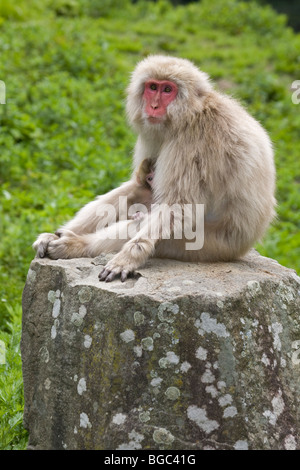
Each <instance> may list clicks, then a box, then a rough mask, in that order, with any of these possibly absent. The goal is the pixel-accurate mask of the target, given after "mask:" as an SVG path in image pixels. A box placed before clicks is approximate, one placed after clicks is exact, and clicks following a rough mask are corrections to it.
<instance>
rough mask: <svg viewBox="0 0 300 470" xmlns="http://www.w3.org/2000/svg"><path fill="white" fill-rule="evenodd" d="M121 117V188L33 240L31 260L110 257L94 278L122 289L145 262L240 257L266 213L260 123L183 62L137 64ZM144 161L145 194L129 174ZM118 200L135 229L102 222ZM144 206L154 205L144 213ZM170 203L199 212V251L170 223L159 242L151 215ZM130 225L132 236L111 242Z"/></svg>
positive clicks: (155, 59) (152, 59)
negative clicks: (127, 134) (124, 120)
mask: <svg viewBox="0 0 300 470" xmlns="http://www.w3.org/2000/svg"><path fill="white" fill-rule="evenodd" d="M127 115H128V119H129V122H130V124H131V125H132V127H133V128H134V129H135V131H136V132H137V133H138V139H137V142H136V146H135V152H134V161H133V165H134V170H133V173H132V177H131V179H130V181H128V182H127V183H124V184H122V185H121V186H120V187H119V188H117V189H114V190H112V191H110V192H109V193H107V194H106V195H103V196H99V197H98V198H97V199H96V200H95V201H93V202H90V203H89V204H87V205H86V206H85V207H83V208H82V209H81V210H80V211H79V212H78V214H77V215H76V216H75V217H74V219H73V220H71V221H70V222H68V223H67V224H66V225H65V226H64V227H62V228H60V229H59V230H58V231H57V232H56V233H55V234H48V233H43V234H41V235H40V236H39V237H38V238H37V240H36V242H35V243H34V245H33V246H34V248H35V250H36V251H37V256H39V257H44V256H48V257H50V258H52V259H58V258H78V257H94V256H97V255H99V254H100V253H103V252H115V251H116V252H117V254H116V255H114V256H113V258H112V259H111V260H110V261H109V262H108V264H107V265H106V266H105V268H104V269H103V271H102V272H101V273H100V274H99V278H100V280H101V281H104V280H105V281H112V280H113V279H114V278H115V276H116V275H118V274H120V275H121V280H122V281H124V280H125V279H126V278H127V276H128V274H129V273H131V272H133V271H134V270H135V269H137V268H138V267H139V266H141V265H143V264H144V263H145V262H146V261H147V259H148V258H149V257H151V256H155V257H160V258H174V259H178V260H183V261H205V262H206V261H231V260H236V259H238V258H239V257H241V256H243V255H244V254H245V253H247V251H248V250H249V249H250V248H251V247H252V246H253V244H254V243H255V242H256V241H258V240H259V239H260V238H261V237H262V236H263V234H264V232H265V230H266V229H267V227H268V225H269V224H270V222H271V220H272V218H273V216H274V207H275V198H274V186H275V170H274V163H273V151H272V145H271V143H270V139H269V137H268V135H267V133H266V132H265V130H264V129H263V128H262V127H261V125H260V124H259V123H258V122H257V121H256V120H255V119H254V118H253V117H251V116H250V115H249V114H248V113H247V111H246V110H245V109H243V108H242V107H241V105H240V104H239V103H238V102H236V101H235V100H233V99H232V98H230V97H228V96H225V95H223V94H221V93H219V92H218V91H216V90H215V89H214V88H213V86H212V84H211V83H210V81H209V78H208V76H207V75H206V74H205V73H204V72H202V71H200V70H199V69H198V68H197V67H196V66H195V65H194V64H192V63H191V62H190V61H188V60H185V59H178V58H173V57H168V56H160V55H158V56H155V55H154V56H149V57H148V58H146V59H144V60H143V61H142V62H140V63H139V64H138V65H137V67H136V69H135V71H134V72H133V74H132V79H131V83H130V85H129V87H128V98H127ZM145 159H147V161H148V162H150V166H151V178H150V180H151V185H148V187H147V188H146V186H145V185H144V184H142V183H143V181H141V178H140V177H139V174H138V173H139V168H140V167H141V165H142V163H143V161H144V160H145ZM152 176H153V179H152ZM146 179H147V178H146ZM120 196H122V197H123V198H124V197H126V198H127V201H128V206H129V207H130V206H131V205H132V204H146V205H147V207H148V208H149V210H148V211H147V213H146V214H145V215H144V218H143V220H142V221H141V220H138V221H137V220H135V219H136V217H130V216H126V217H125V219H126V220H125V219H124V217H123V218H122V217H121V218H119V219H118V220H117V221H116V220H115V219H113V217H111V220H110V219H109V214H108V215H107V211H106V210H105V208H106V207H108V206H107V205H111V206H112V207H114V208H115V209H116V210H117V211H118V210H119V208H120V207H119V205H120ZM121 199H122V198H121ZM150 203H151V204H155V206H151V207H152V209H151V210H150V205H149V204H150ZM173 204H178V205H180V206H182V207H183V206H184V205H190V206H191V207H195V206H196V205H197V204H203V205H204V243H203V246H202V247H201V248H200V249H198V250H189V249H187V245H186V242H187V239H186V237H185V235H184V233H182V237H178V236H176V237H175V236H174V233H175V231H176V228H178V227H177V226H176V224H177V223H178V221H177V219H176V218H175V217H173V219H171V236H170V237H169V238H168V239H166V238H165V237H164V236H163V235H164V229H165V226H166V224H167V223H169V222H170V218H169V214H168V220H167V217H165V216H164V210H161V209H160V210H159V211H158V209H157V207H158V206H160V205H162V206H163V207H167V206H171V205H173ZM192 212H193V211H192ZM127 215H128V214H127ZM121 219H124V220H121ZM138 219H139V218H138ZM137 223H139V224H140V225H139V230H137V231H136V232H135V233H134V235H133V236H128V237H127V238H125V239H124V238H123V236H120V235H118V236H117V237H116V236H115V234H116V231H117V232H118V233H119V234H120V233H123V234H124V233H125V229H128V226H129V225H130V224H137ZM192 224H193V226H194V223H192ZM150 227H152V228H153V227H154V228H155V229H156V230H150ZM129 232H130V231H129ZM177 232H178V231H177ZM126 233H127V232H126ZM150 233H151V236H149V234H150ZM153 233H156V235H155V236H152V234H153ZM112 234H113V235H114V236H112ZM177 235H178V233H177ZM189 241H190V240H189Z"/></svg>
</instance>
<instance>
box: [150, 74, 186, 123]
mask: <svg viewBox="0 0 300 470" xmlns="http://www.w3.org/2000/svg"><path fill="white" fill-rule="evenodd" d="M177 92H178V88H177V85H176V84H175V83H174V82H170V81H168V80H149V81H148V82H146V83H145V90H144V95H143V98H144V100H145V103H146V106H145V111H146V113H147V115H148V118H149V120H150V122H157V121H159V119H160V118H162V117H163V116H165V114H166V111H167V107H168V105H169V104H170V103H171V102H172V101H173V100H174V99H175V98H176V96H177Z"/></svg>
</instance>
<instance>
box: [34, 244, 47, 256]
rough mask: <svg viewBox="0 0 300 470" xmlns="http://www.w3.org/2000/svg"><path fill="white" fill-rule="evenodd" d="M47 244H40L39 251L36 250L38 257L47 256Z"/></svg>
mask: <svg viewBox="0 0 300 470" xmlns="http://www.w3.org/2000/svg"><path fill="white" fill-rule="evenodd" d="M47 246H48V243H40V244H39V246H38V249H37V252H36V254H37V257H38V258H44V257H45V256H46V253H47Z"/></svg>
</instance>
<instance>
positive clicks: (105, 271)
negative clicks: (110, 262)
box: [98, 268, 110, 281]
mask: <svg viewBox="0 0 300 470" xmlns="http://www.w3.org/2000/svg"><path fill="white" fill-rule="evenodd" d="M109 273H110V271H109V269H106V268H104V269H102V271H101V272H100V273H99V275H98V277H99V281H105V279H106V277H107V276H108V274H109Z"/></svg>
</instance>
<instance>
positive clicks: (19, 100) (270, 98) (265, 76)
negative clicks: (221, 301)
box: [0, 0, 300, 449]
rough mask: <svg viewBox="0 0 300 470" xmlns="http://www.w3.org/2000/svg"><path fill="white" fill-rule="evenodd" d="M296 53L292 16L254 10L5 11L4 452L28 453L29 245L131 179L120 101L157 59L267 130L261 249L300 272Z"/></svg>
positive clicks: (232, 0) (23, 4) (1, 109)
mask: <svg viewBox="0 0 300 470" xmlns="http://www.w3.org/2000/svg"><path fill="white" fill-rule="evenodd" d="M299 51H300V36H299V35H296V34H295V33H294V32H293V31H292V30H291V29H289V28H288V27H287V26H286V19H285V17H284V16H281V15H278V14H276V13H275V12H274V11H273V10H272V9H271V8H270V7H268V6H263V7H259V6H258V5H256V4H255V3H252V2H250V3H249V2H248V3H242V2H239V1H237V0H225V1H222V2H221V1H217V0H203V1H202V2H201V3H192V4H190V5H188V6H184V7H183V6H181V7H180V6H178V7H176V8H175V7H174V6H171V4H170V3H168V2H167V1H165V0H161V1H158V2H156V3H152V2H146V1H139V2H137V3H135V4H133V5H132V4H131V3H130V2H129V0H128V1H122V2H120V1H117V0H101V1H97V0H54V1H50V0H45V1H44V2H40V1H38V0H19V1H18V2H11V1H10V0H2V1H1V4H0V57H1V60H0V80H2V81H3V82H5V84H6V104H0V146H1V153H0V184H1V188H0V227H1V240H0V259H1V263H0V340H2V341H3V342H4V343H5V346H6V364H3V365H1V364H0V449H10V448H14V449H18V448H24V446H25V445H26V433H25V432H24V430H23V429H22V424H21V416H22V406H23V405H22V400H23V399H22V376H21V361H20V351H19V347H18V344H19V339H20V328H21V327H20V319H21V294H22V289H23V286H24V283H25V278H26V274H27V270H28V268H29V264H30V261H31V259H32V257H33V251H32V248H31V244H32V242H33V241H34V239H35V237H36V236H37V234H38V233H40V232H42V231H50V232H52V231H54V230H55V229H56V228H57V227H58V226H59V225H60V224H62V223H64V222H65V221H66V220H68V219H69V218H70V217H71V216H73V215H74V213H75V212H76V211H77V210H78V209H79V208H80V207H82V205H83V204H85V203H86V202H88V201H89V200H91V199H93V198H94V197H95V195H97V194H100V193H103V192H106V191H108V190H109V189H111V188H113V187H115V186H117V185H119V184H120V182H122V181H124V180H126V178H128V176H129V174H130V168H131V166H130V165H131V163H130V162H131V155H132V149H133V145H134V141H135V136H134V135H133V133H132V131H131V130H130V129H129V128H128V126H127V124H126V119H125V113H124V98H125V92H124V90H125V88H126V85H127V83H128V79H129V74H130V71H131V70H132V68H133V67H134V65H135V64H136V62H137V61H139V60H140V59H141V58H142V57H144V56H146V55H147V54H149V53H158V52H159V53H164V54H172V55H177V56H180V57H186V58H188V59H191V60H193V61H194V62H195V63H196V64H197V65H198V66H199V67H200V68H202V69H203V70H204V71H206V72H208V73H209V74H210V75H211V77H212V79H213V80H214V81H215V83H216V86H218V87H220V88H221V89H223V90H225V92H227V93H229V94H232V95H233V96H235V97H236V98H238V99H239V100H240V101H241V102H242V103H244V104H245V105H246V107H247V108H248V110H249V111H250V112H251V113H252V114H253V115H254V116H255V117H256V118H257V119H258V120H259V121H260V122H261V123H262V124H263V125H264V126H265V127H266V129H267V130H268V131H269V133H270V135H271V138H272V140H273V142H274V148H275V152H276V165H277V172H278V182H277V187H278V190H277V199H278V218H277V220H276V221H275V222H274V224H273V225H272V227H271V228H270V230H269V232H268V234H267V236H266V238H265V239H264V240H263V242H262V244H260V245H259V246H258V250H259V251H260V252H261V253H262V254H263V255H266V256H269V257H272V258H275V259H277V260H278V261H279V262H280V263H282V264H284V265H286V266H288V267H291V268H294V269H297V270H298V272H299V273H300V232H299V226H300V211H299V206H300V192H299V184H300V165H299V154H300V141H299V127H300V112H299V111H300V104H299V105H295V104H293V103H292V101H291V90H290V87H291V84H292V82H293V81H294V80H299V79H300V75H299V70H300V54H299Z"/></svg>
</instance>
